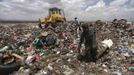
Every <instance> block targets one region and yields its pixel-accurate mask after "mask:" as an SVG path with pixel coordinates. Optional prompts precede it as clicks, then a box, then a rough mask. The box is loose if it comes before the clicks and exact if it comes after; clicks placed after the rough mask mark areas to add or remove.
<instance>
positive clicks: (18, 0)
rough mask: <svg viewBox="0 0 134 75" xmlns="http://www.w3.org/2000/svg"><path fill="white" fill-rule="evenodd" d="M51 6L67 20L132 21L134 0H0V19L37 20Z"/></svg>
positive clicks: (44, 14)
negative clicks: (62, 11)
mask: <svg viewBox="0 0 134 75" xmlns="http://www.w3.org/2000/svg"><path fill="white" fill-rule="evenodd" d="M51 7H58V8H61V9H63V10H64V12H65V16H66V18H67V20H73V19H74V17H77V18H78V19H79V20H80V21H95V20H99V19H101V20H106V21H111V20H113V19H114V18H117V19H122V18H124V19H128V20H133V21H134V0H0V20H38V19H39V18H45V17H46V16H47V15H48V9H49V8H51Z"/></svg>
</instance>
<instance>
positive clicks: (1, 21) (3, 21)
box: [0, 20, 38, 23]
mask: <svg viewBox="0 0 134 75" xmlns="http://www.w3.org/2000/svg"><path fill="white" fill-rule="evenodd" d="M37 22H38V21H5V20H0V23H37Z"/></svg>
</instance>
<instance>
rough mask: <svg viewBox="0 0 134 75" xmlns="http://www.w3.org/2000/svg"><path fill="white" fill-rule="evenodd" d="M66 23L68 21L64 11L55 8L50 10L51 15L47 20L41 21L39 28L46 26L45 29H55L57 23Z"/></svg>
mask: <svg viewBox="0 0 134 75" xmlns="http://www.w3.org/2000/svg"><path fill="white" fill-rule="evenodd" d="M64 21H66V18H65V15H64V11H63V10H62V9H59V8H56V7H54V8H50V9H49V15H48V16H47V17H46V18H45V19H39V26H41V25H42V24H44V25H45V27H47V26H49V25H52V26H53V27H55V25H56V23H58V22H64Z"/></svg>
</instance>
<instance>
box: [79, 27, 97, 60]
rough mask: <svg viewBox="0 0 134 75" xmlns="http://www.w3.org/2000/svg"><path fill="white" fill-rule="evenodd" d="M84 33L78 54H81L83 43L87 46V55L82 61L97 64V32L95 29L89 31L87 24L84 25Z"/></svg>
mask: <svg viewBox="0 0 134 75" xmlns="http://www.w3.org/2000/svg"><path fill="white" fill-rule="evenodd" d="M82 28H83V32H82V34H81V36H80V43H79V46H78V53H79V54H80V49H81V45H82V43H84V45H85V55H84V56H82V58H80V59H85V60H86V61H89V60H91V61H93V62H96V54H97V46H96V32H95V29H94V28H93V29H89V27H88V25H87V24H83V25H82Z"/></svg>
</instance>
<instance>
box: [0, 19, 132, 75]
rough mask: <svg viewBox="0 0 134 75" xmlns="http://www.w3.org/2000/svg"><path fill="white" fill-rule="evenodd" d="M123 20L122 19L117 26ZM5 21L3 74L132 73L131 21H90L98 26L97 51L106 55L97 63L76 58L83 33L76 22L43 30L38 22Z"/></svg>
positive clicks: (0, 54) (0, 47)
mask: <svg viewBox="0 0 134 75" xmlns="http://www.w3.org/2000/svg"><path fill="white" fill-rule="evenodd" d="M122 23H123V22H120V21H119V22H118V25H119V26H120V25H122ZM1 24H2V23H1ZM4 24H5V25H0V32H1V33H0V73H1V74H3V75H8V74H10V75H133V72H134V29H133V28H130V25H133V24H132V23H131V24H130V25H129V26H128V27H126V28H124V27H117V26H115V24H117V21H116V20H114V22H108V23H106V22H101V21H97V22H93V23H88V24H89V27H94V28H95V29H96V39H97V41H98V53H100V54H103V55H102V56H101V57H100V58H99V59H98V60H97V62H96V63H95V62H85V61H80V60H78V59H77V55H78V53H77V47H78V44H79V41H80V36H78V34H80V33H81V32H78V31H77V27H76V25H75V24H72V23H70V22H67V23H65V24H63V25H59V26H57V27H56V28H55V29H53V28H51V27H50V28H49V27H48V29H44V30H42V29H39V28H38V26H37V25H36V24H33V25H28V24H15V25H11V26H10V25H9V26H6V23H4ZM123 24H124V23H123ZM126 24H127V23H126V21H125V25H126ZM106 48H108V49H107V51H106V52H105V50H106ZM83 49H84V46H83ZM104 52H105V53H104Z"/></svg>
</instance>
